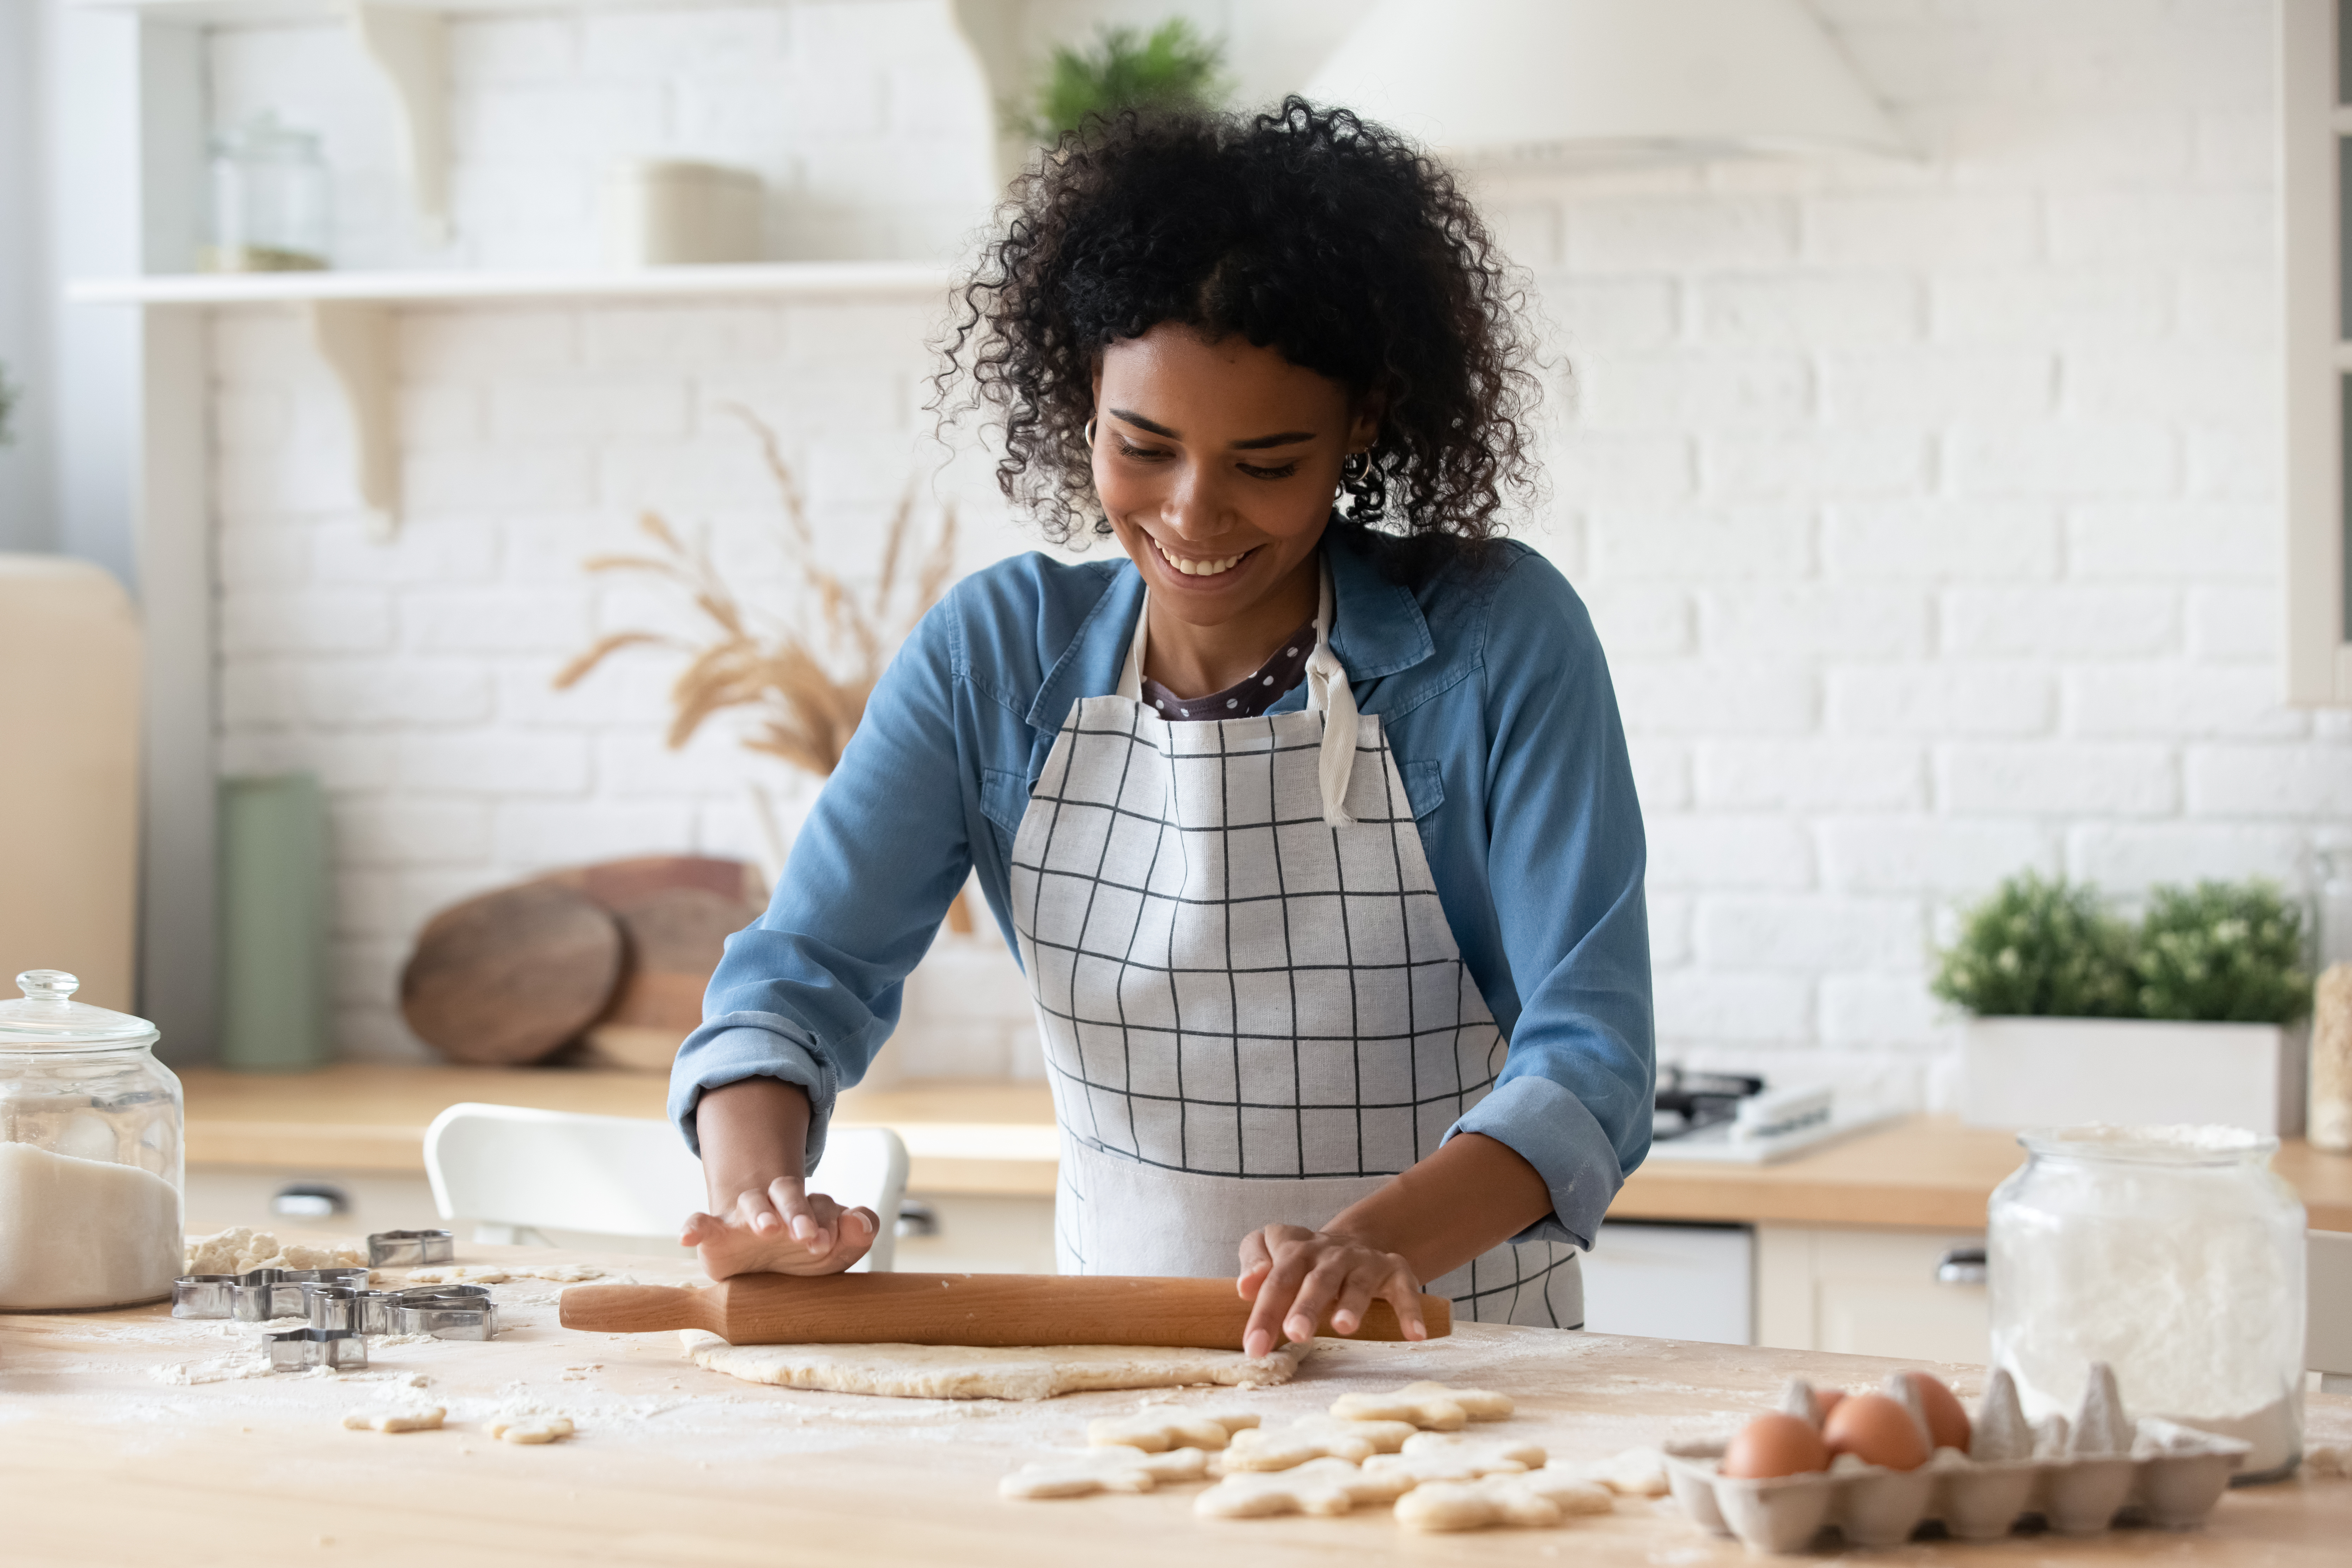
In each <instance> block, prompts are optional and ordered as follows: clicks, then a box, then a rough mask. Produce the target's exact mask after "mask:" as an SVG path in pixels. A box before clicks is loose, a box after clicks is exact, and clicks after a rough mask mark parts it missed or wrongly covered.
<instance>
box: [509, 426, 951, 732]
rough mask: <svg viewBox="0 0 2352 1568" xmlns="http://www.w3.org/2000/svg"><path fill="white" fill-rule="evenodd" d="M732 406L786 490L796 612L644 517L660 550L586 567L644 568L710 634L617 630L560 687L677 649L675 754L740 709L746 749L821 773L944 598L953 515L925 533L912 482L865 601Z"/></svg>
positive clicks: (772, 442)
mask: <svg viewBox="0 0 2352 1568" xmlns="http://www.w3.org/2000/svg"><path fill="white" fill-rule="evenodd" d="M730 412H732V413H733V414H735V415H736V416H738V417H739V418H740V419H741V420H742V421H743V422H744V424H746V425H747V426H750V427H751V433H752V435H753V436H754V437H756V438H757V439H758V441H759V443H760V451H761V457H762V458H763V459H764V460H765V461H766V463H767V467H768V471H769V473H770V474H772V476H774V479H775V481H776V488H777V489H778V490H779V491H780V492H781V493H782V498H783V527H782V543H783V546H784V550H785V552H786V554H787V556H788V557H789V558H790V559H791V561H792V563H793V567H794V568H795V570H796V571H797V573H798V574H799V579H800V581H799V584H798V587H799V593H798V594H797V595H795V597H796V598H797V600H798V603H797V604H795V605H793V606H792V613H791V614H790V615H788V616H772V615H762V614H760V613H758V612H756V611H754V610H753V609H751V607H749V606H747V605H745V604H744V603H743V601H742V600H741V599H740V598H739V597H738V596H737V595H735V593H734V592H733V591H732V590H730V588H729V587H728V585H727V584H726V583H725V582H724V581H723V580H722V579H721V578H720V576H719V571H718V568H717V567H716V566H715V565H714V564H713V563H712V562H711V559H710V555H709V552H708V551H707V550H706V549H704V548H702V547H700V546H698V545H696V544H691V543H689V542H687V541H686V540H685V539H683V538H682V537H680V535H679V534H678V531H677V530H676V529H674V528H672V527H671V526H670V525H669V523H668V522H667V521H666V520H665V519H663V518H662V517H661V516H660V514H658V513H656V512H650V511H648V512H646V513H645V514H644V515H643V516H641V517H639V518H638V520H637V525H638V527H640V528H641V529H643V530H644V531H645V532H646V535H647V536H648V537H649V538H651V539H652V540H653V542H654V543H655V545H656V546H657V547H658V549H657V552H656V553H648V554H641V555H599V556H594V557H592V558H591V559H590V560H589V561H588V562H587V563H586V564H587V569H588V570H589V571H591V572H635V573H643V574H647V575H649V576H652V577H655V578H658V579H661V580H664V581H667V582H668V583H670V584H675V586H676V587H677V591H678V592H679V593H680V594H682V595H685V596H686V598H687V599H688V601H689V602H690V603H691V604H692V605H694V607H695V609H696V610H697V611H698V613H699V614H700V616H701V617H702V618H703V619H704V620H705V621H707V622H709V627H710V631H709V636H708V637H704V638H700V639H696V638H689V637H679V636H676V635H674V634H670V633H666V632H651V631H623V632H614V633H612V634H611V635H609V636H607V637H600V638H598V639H597V640H596V642H595V643H594V644H593V645H592V646H591V647H589V648H588V649H587V650H586V651H585V652H583V653H582V654H581V655H580V656H579V657H578V658H574V659H573V660H572V662H571V663H569V664H567V665H565V666H564V667H563V668H562V670H560V671H559V672H558V673H557V675H556V677H555V686H556V689H558V690H562V689H568V688H570V687H572V686H575V685H577V684H578V683H579V682H581V681H582V680H583V679H586V678H587V677H588V675H589V673H590V672H591V671H593V670H594V669H595V668H596V667H597V666H598V665H600V664H602V663H604V660H605V659H607V658H611V657H612V656H613V655H614V654H615V653H618V652H620V651H621V650H622V649H624V648H630V647H661V648H670V649H675V650H677V651H679V652H682V653H684V654H686V655H688V663H687V667H686V668H685V669H684V670H683V671H682V672H680V674H679V675H678V678H677V681H676V682H675V683H673V684H672V686H671V687H670V707H671V716H670V723H669V734H668V742H669V746H670V749H671V750H672V751H676V750H677V749H678V748H679V747H682V746H684V745H685V744H686V742H688V741H689V740H691V739H693V737H694V735H695V733H696V731H698V730H700V729H701V728H702V726H703V725H704V724H705V723H706V722H708V721H709V720H710V718H711V717H712V716H713V715H715V714H719V713H722V712H727V711H730V710H743V709H748V710H751V715H750V717H751V723H750V726H749V728H748V730H747V732H746V733H745V735H744V737H743V744H744V746H746V747H747V748H749V749H750V750H751V751H754V752H764V753H765V754H767V755H769V756H772V757H775V758H778V759H780V760H782V761H783V762H786V763H791V764H792V765H793V767H796V768H802V769H804V770H806V771H807V772H809V773H814V774H816V775H817V776H818V777H819V778H824V777H826V776H828V775H830V774H831V773H832V772H833V770H834V769H835V767H837V766H839V765H840V763H841V752H842V748H843V747H845V746H846V745H847V744H848V743H849V737H850V735H851V734H852V733H853V732H854V731H856V728H857V725H858V721H860V720H862V719H863V718H864V717H865V716H866V699H867V698H868V697H869V696H871V695H872V694H873V690H874V683H875V682H876V681H877V679H880V678H881V675H882V667H883V665H884V664H885V663H886V662H887V660H888V658H889V657H890V654H891V651H892V650H893V649H894V648H896V647H897V646H898V643H899V642H900V640H902V639H903V638H904V637H906V635H907V633H908V631H910V630H912V629H913V627H914V625H915V623H916V622H917V621H919V620H920V619H921V618H922V616H923V614H924V612H925V611H927V610H929V608H930V607H931V606H932V605H935V604H937V603H938V602H939V598H940V594H941V593H943V592H945V591H946V588H947V584H948V580H949V578H950V575H951V574H953V572H954V569H955V532H956V516H955V509H954V507H953V506H947V507H944V508H942V509H941V511H940V526H939V529H938V531H937V532H936V533H933V534H931V535H930V536H929V538H928V539H925V538H922V537H919V533H918V531H917V529H916V526H915V521H914V519H915V487H914V485H913V484H912V483H911V482H910V483H909V484H908V487H907V492H906V494H905V495H904V496H902V497H901V498H900V499H899V501H898V510H897V511H896V512H895V513H894V514H893V515H892V517H891V519H890V527H889V530H888V531H887V533H886V534H885V535H884V539H883V546H882V560H881V563H880V570H879V573H878V574H877V577H876V579H875V583H874V585H873V588H872V590H871V592H870V593H867V594H866V595H859V594H858V593H856V592H855V591H854V590H853V589H852V588H851V587H850V586H849V584H845V583H844V582H843V581H842V580H841V578H840V577H839V576H837V575H836V574H834V573H833V572H832V571H830V570H828V569H827V568H825V567H824V566H822V565H820V564H819V563H817V560H816V536H815V533H814V531H813V530H812V529H811V528H810V526H809V518H808V508H807V506H806V504H805V502H804V501H803V499H802V497H801V490H800V486H799V484H798V483H797V482H796V481H795V479H793V471H792V468H791V467H790V466H789V465H788V464H786V463H785V461H784V458H783V452H782V448H781V447H779V445H778V443H777V440H776V433H775V431H774V430H772V429H771V428H770V427H769V426H767V425H766V424H765V423H764V422H762V421H761V419H760V418H759V417H758V416H756V415H754V414H752V413H751V411H750V410H749V409H746V408H742V407H740V406H730ZM910 561H911V562H912V563H913V564H912V566H911V567H910V566H909V563H910Z"/></svg>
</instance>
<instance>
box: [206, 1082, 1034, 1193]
mask: <svg viewBox="0 0 2352 1568" xmlns="http://www.w3.org/2000/svg"><path fill="white" fill-rule="evenodd" d="M180 1081H181V1084H182V1086H183V1087H184V1089H185V1091H186V1094H187V1113H188V1163H189V1165H190V1166H191V1167H208V1166H209V1167H219V1166H235V1167H238V1168H242V1169H248V1170H276V1171H283V1172H285V1173H287V1174H289V1175H295V1174H312V1173H320V1172H326V1171H336V1172H342V1171H357V1172H379V1173H399V1174H403V1175H415V1176H421V1175H423V1174H424V1172H425V1128H426V1127H427V1126H428V1125H429V1124H430V1123H431V1122H432V1121H433V1119H434V1118H435V1117H436V1116H438V1115H439V1114H441V1112H442V1111H444V1110H447V1109H448V1108H449V1107H450V1106H452V1105H457V1104H458V1103H460V1102H462V1101H466V1100H478V1101H482V1102H485V1103H488V1104H491V1105H527V1106H531V1107H534V1108H536V1109H538V1110H569V1111H576V1112H580V1113H582V1114H584V1115H591V1116H637V1117H654V1118H659V1117H662V1116H664V1115H665V1114H667V1112H666V1110H665V1109H664V1102H665V1101H666V1100H667V1097H668V1093H669V1080H668V1079H667V1078H665V1077H663V1076H662V1075H660V1074H658V1073H635V1072H614V1071H609V1070H595V1069H588V1068H461V1067H392V1066H376V1065H372V1064H366V1063H357V1062H352V1063H342V1064H339V1065H337V1066H334V1067H329V1068H320V1069H319V1070H318V1071H316V1072H307V1073H271V1074H265V1073H236V1072H226V1071H223V1070H222V1069H220V1068H184V1069H182V1070H181V1072H180ZM835 1120H836V1122H837V1124H838V1125H840V1126H844V1127H889V1128H892V1129H894V1130H895V1131H897V1132H898V1136H899V1138H900V1139H901V1140H903V1141H904V1142H905V1143H906V1145H907V1155H908V1180H907V1185H908V1190H909V1191H910V1192H919V1193H973V1194H994V1195H1001V1196H1024V1197H1025V1196H1045V1197H1050V1196H1052V1195H1053V1192H1054V1174H1055V1170H1056V1168H1057V1166H1058V1158H1057V1155H1056V1152H1055V1131H1054V1110H1053V1100H1052V1098H1051V1096H1050V1094H1049V1092H1048V1090H1047V1089H1045V1086H1044V1085H1043V1084H1031V1083H938V1082H929V1083H919V1084H917V1085H914V1086H911V1087H908V1088H906V1089H852V1090H850V1091H849V1092H848V1093H846V1094H845V1095H843V1096H842V1097H841V1106H840V1110H838V1112H837V1113H836V1117H835Z"/></svg>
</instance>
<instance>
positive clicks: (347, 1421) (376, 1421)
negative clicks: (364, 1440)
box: [343, 1405, 446, 1432]
mask: <svg viewBox="0 0 2352 1568" xmlns="http://www.w3.org/2000/svg"><path fill="white" fill-rule="evenodd" d="M443 1415H446V1412H445V1411H444V1410H443V1409H442V1408H441V1407H440V1406H439V1405H426V1406H425V1408H423V1409H421V1410H401V1409H396V1408H391V1407H385V1406H372V1407H370V1408H367V1409H364V1410H346V1411H344V1412H343V1426H344V1427H345V1428H346V1429H347V1430H349V1431H352V1432H430V1431H433V1430H435V1429H436V1428H437V1427H438V1426H440V1425H441V1417H442V1416H443Z"/></svg>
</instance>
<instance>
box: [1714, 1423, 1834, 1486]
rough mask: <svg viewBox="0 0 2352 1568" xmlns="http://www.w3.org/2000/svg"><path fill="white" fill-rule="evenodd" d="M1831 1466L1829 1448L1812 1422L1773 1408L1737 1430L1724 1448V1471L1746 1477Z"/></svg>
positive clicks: (1761, 1476) (1785, 1474) (1789, 1474)
mask: <svg viewBox="0 0 2352 1568" xmlns="http://www.w3.org/2000/svg"><path fill="white" fill-rule="evenodd" d="M1721 1468H1722V1472H1723V1473H1724V1474H1725V1475H1727V1476H1732V1477H1736V1478H1738V1479H1744V1480H1759V1479H1763V1478H1765V1477H1767V1476H1793V1475H1798V1474H1801V1473H1802V1472H1804V1471H1806V1470H1826V1469H1828V1468H1830V1451H1829V1449H1828V1448H1827V1447H1824V1446H1823V1445H1822V1435H1821V1434H1820V1433H1818V1432H1816V1431H1814V1430H1813V1428H1812V1426H1811V1423H1809V1422H1806V1421H1802V1420H1800V1419H1799V1418H1798V1417H1796V1416H1794V1415H1781V1414H1780V1412H1779V1411H1774V1412H1773V1413H1772V1414H1771V1415H1759V1416H1758V1417H1757V1418H1756V1419H1755V1420H1753V1421H1750V1422H1749V1423H1748V1425H1747V1426H1742V1427H1741V1428H1740V1429H1739V1430H1738V1433H1736V1434H1734V1436H1732V1439H1731V1443H1730V1446H1729V1447H1726V1448H1725V1449H1724V1450H1723V1464H1722V1467H1721Z"/></svg>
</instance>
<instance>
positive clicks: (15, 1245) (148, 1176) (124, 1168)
mask: <svg viewBox="0 0 2352 1568" xmlns="http://www.w3.org/2000/svg"><path fill="white" fill-rule="evenodd" d="M180 1260H181V1238H180V1194H179V1190H178V1189H177V1188H175V1187H173V1185H172V1184H171V1183H169V1182H166V1181H165V1180H163V1178H162V1177H161V1176H158V1175H155V1174H153V1173H152V1172H148V1171H142V1170H141V1169H140V1168H139V1167H137V1166H136V1165H118V1164H114V1163H110V1162H108V1161H102V1160H83V1159H78V1158H76V1157H75V1156H73V1155H71V1154H58V1153H53V1152H50V1151H49V1150H47V1149H38V1148H35V1147H34V1146H33V1145H32V1144H30V1143H0V1310H9V1311H42V1310H59V1309H67V1308H91V1307H118V1306H129V1305H131V1304H132V1303H134V1302H140V1301H152V1300H157V1299H158V1298H160V1297H163V1296H168V1295H170V1294H171V1293H172V1280H173V1278H174V1277H175V1276H176V1275H177V1274H178V1273H179V1271H180Z"/></svg>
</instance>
